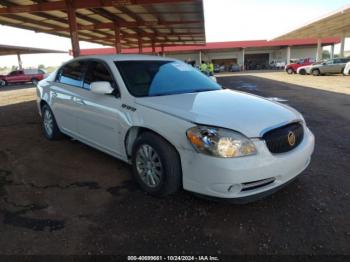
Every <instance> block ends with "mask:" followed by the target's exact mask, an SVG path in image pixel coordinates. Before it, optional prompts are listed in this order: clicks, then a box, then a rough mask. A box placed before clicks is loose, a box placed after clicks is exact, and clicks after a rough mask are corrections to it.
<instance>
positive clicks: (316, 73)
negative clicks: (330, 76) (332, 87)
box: [312, 69, 321, 76]
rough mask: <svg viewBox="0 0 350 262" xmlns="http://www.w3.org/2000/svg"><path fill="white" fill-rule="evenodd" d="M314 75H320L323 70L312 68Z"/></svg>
mask: <svg viewBox="0 0 350 262" xmlns="http://www.w3.org/2000/svg"><path fill="white" fill-rule="evenodd" d="M312 75H313V76H319V75H321V72H320V70H318V69H315V70H312Z"/></svg>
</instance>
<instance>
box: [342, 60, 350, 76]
mask: <svg viewBox="0 0 350 262" xmlns="http://www.w3.org/2000/svg"><path fill="white" fill-rule="evenodd" d="M343 73H344V75H347V76H348V75H350V62H347V63H346V65H345V68H344V72H343Z"/></svg>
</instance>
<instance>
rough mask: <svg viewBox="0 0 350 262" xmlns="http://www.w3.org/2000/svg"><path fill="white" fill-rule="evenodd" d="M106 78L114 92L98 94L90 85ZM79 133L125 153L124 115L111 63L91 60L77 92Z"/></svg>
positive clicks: (106, 149) (106, 146)
mask: <svg viewBox="0 0 350 262" xmlns="http://www.w3.org/2000/svg"><path fill="white" fill-rule="evenodd" d="M96 81H107V82H110V83H111V86H112V87H113V88H114V89H115V91H114V93H113V94H96V93H93V92H91V91H90V84H91V83H92V82H96ZM77 95H78V96H77V97H78V100H77V103H79V106H80V110H79V114H78V117H77V119H78V132H79V136H80V138H81V139H82V140H85V141H87V142H88V143H90V144H92V145H94V146H97V147H99V148H102V149H104V150H105V151H108V152H109V153H112V154H113V155H119V156H121V155H122V153H121V152H122V148H123V147H122V140H121V137H120V133H121V129H122V123H123V119H124V117H123V114H122V113H121V111H120V109H121V108H122V102H121V99H120V95H119V89H118V87H117V83H116V81H115V79H114V77H113V74H112V73H111V70H110V68H109V66H108V65H107V64H106V63H104V62H103V61H101V60H91V61H90V63H89V67H88V71H87V73H86V74H85V80H84V84H83V88H82V89H79V91H78V93H77Z"/></svg>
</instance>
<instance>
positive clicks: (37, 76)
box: [0, 69, 46, 86]
mask: <svg viewBox="0 0 350 262" xmlns="http://www.w3.org/2000/svg"><path fill="white" fill-rule="evenodd" d="M45 77H46V72H45V71H44V70H42V69H24V70H15V71H12V72H11V73H9V74H8V75H2V76H0V86H6V85H8V84H10V83H28V82H32V83H33V84H34V85H36V84H37V83H38V82H39V81H41V80H43V79H44V78H45Z"/></svg>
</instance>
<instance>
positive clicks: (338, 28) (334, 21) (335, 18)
mask: <svg viewBox="0 0 350 262" xmlns="http://www.w3.org/2000/svg"><path fill="white" fill-rule="evenodd" d="M349 36H350V6H347V7H345V8H343V9H341V10H339V11H336V12H333V13H331V14H328V15H327V16H324V17H322V18H320V19H318V20H317V21H313V22H311V23H309V24H307V25H305V26H302V27H300V28H298V29H296V30H294V31H292V32H289V33H287V34H284V35H282V36H279V37H277V38H276V39H274V40H286V39H296V38H316V39H321V38H324V37H339V38H340V43H341V47H340V56H341V57H343V56H344V46H345V37H349ZM332 50H333V51H332V52H334V47H332ZM319 52H321V43H320V41H319V44H318V53H319Z"/></svg>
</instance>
